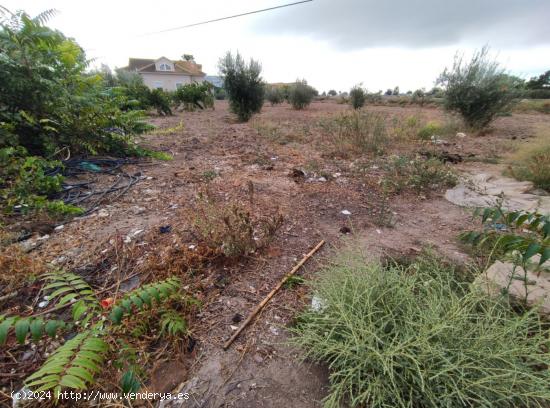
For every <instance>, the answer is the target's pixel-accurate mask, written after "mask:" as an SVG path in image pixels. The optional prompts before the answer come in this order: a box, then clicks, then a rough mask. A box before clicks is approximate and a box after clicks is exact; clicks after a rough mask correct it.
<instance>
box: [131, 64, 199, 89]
mask: <svg viewBox="0 0 550 408" xmlns="http://www.w3.org/2000/svg"><path fill="white" fill-rule="evenodd" d="M125 69H126V70H127V71H130V72H136V73H138V74H139V75H140V76H141V77H142V78H143V83H144V84H145V85H147V86H148V87H149V88H150V89H164V90H165V91H175V90H176V89H177V88H178V87H179V86H182V85H185V84H189V83H191V82H202V81H204V78H205V77H206V74H205V73H204V72H202V65H201V64H197V63H196V62H195V61H192V60H191V61H183V60H171V59H168V58H166V57H160V58H158V59H148V58H130V59H129V60H128V66H127V67H126V68H125Z"/></svg>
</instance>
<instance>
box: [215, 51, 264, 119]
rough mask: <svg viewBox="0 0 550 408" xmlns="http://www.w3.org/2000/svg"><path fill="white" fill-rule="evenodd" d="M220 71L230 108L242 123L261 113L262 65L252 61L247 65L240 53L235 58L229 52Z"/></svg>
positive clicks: (262, 97) (262, 90) (262, 101)
mask: <svg viewBox="0 0 550 408" xmlns="http://www.w3.org/2000/svg"><path fill="white" fill-rule="evenodd" d="M219 70H220V75H221V76H222V77H223V81H224V89H225V92H226V94H227V97H228V99H229V108H230V109H231V111H232V112H233V113H234V114H236V115H237V117H238V118H239V120H240V121H242V122H248V120H250V118H251V117H252V115H253V114H255V113H258V112H260V110H261V109H262V105H263V103H264V92H265V88H264V84H263V81H262V78H261V76H260V74H261V72H262V67H261V65H260V63H259V62H257V61H254V60H253V59H251V60H250V62H249V63H248V64H247V63H245V62H244V60H243V58H242V57H241V55H240V54H239V53H238V52H237V54H236V55H235V56H233V54H231V52H227V54H226V55H225V56H224V57H223V58H221V59H220V61H219Z"/></svg>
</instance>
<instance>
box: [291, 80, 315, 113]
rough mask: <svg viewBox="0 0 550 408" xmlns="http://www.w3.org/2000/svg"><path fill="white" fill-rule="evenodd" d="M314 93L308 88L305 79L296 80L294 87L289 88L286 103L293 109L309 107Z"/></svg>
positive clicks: (313, 90)
mask: <svg viewBox="0 0 550 408" xmlns="http://www.w3.org/2000/svg"><path fill="white" fill-rule="evenodd" d="M316 92H317V91H316V90H315V88H313V87H311V86H309V85H308V84H307V81H306V80H305V79H303V80H296V82H295V83H294V85H292V86H291V87H290V90H289V94H288V102H289V103H290V104H291V105H292V107H293V108H294V109H298V110H300V109H304V108H306V107H307V106H309V104H310V103H311V101H312V100H313V97H314V96H315V94H316Z"/></svg>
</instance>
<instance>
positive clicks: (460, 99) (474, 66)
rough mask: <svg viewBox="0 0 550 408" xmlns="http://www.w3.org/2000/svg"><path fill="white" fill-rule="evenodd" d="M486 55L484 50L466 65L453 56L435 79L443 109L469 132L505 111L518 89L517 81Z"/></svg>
mask: <svg viewBox="0 0 550 408" xmlns="http://www.w3.org/2000/svg"><path fill="white" fill-rule="evenodd" d="M488 53H489V49H488V48H487V47H484V48H483V49H481V51H478V52H476V53H475V54H474V55H473V57H472V59H471V60H470V61H469V62H466V61H464V59H463V56H461V55H458V54H457V55H456V56H455V61H454V64H453V67H452V68H451V69H445V71H443V73H442V74H441V75H440V77H439V79H438V84H440V85H442V86H443V87H444V88H445V96H444V107H445V109H447V110H449V111H451V112H457V113H459V114H460V115H461V116H462V118H463V119H464V122H465V123H466V124H467V125H468V126H470V127H471V128H473V129H482V128H484V127H486V126H487V125H489V123H491V122H492V121H493V119H494V118H495V117H496V116H497V115H498V114H500V113H502V112H505V111H508V110H509V109H510V108H511V106H512V104H513V102H514V99H515V98H517V96H518V95H519V89H520V88H521V86H522V81H521V80H520V79H519V78H516V77H513V76H510V75H507V74H506V73H505V71H504V69H503V68H501V67H500V65H499V64H498V62H496V61H493V60H491V59H490V58H489V54H488Z"/></svg>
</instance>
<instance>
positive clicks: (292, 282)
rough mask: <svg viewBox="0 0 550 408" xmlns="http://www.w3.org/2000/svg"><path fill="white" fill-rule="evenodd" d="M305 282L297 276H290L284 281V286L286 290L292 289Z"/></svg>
mask: <svg viewBox="0 0 550 408" xmlns="http://www.w3.org/2000/svg"><path fill="white" fill-rule="evenodd" d="M305 282H306V280H305V279H304V278H303V277H301V276H299V275H292V276H290V277H289V278H288V279H287V280H286V281H285V284H284V286H285V287H286V288H288V289H294V288H295V287H297V286H300V285H303V284H304V283H305Z"/></svg>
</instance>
